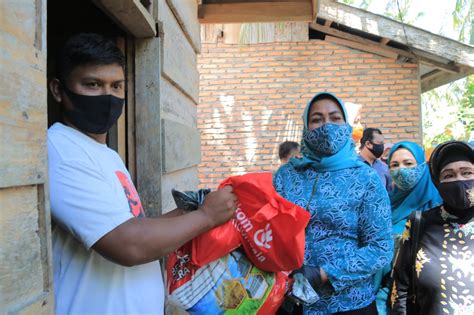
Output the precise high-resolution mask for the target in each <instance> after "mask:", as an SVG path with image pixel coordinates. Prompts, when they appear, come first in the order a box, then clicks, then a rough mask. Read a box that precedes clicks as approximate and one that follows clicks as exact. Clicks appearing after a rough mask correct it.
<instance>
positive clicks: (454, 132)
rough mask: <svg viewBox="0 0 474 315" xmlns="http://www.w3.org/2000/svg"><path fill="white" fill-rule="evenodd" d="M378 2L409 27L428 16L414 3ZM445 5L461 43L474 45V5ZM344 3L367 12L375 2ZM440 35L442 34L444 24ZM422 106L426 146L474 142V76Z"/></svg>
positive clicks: (431, 95)
mask: <svg viewBox="0 0 474 315" xmlns="http://www.w3.org/2000/svg"><path fill="white" fill-rule="evenodd" d="M379 1H384V3H385V12H384V15H385V16H387V17H390V18H392V19H395V20H397V21H403V22H404V23H406V24H411V25H413V24H415V23H416V22H417V20H418V19H419V18H420V17H422V16H424V14H425V12H413V9H412V4H413V2H414V1H413V0H379ZM416 1H419V0H416ZM444 1H450V3H452V8H453V10H452V12H451V13H452V26H453V29H454V30H455V31H456V32H457V34H458V40H459V41H461V42H464V43H467V42H469V43H470V44H471V45H474V1H473V0H444ZM342 2H344V3H346V4H349V5H352V6H355V7H359V8H363V9H367V8H368V7H369V6H370V3H371V2H372V1H371V0H368V1H365V0H342ZM363 3H364V4H363ZM367 3H368V5H367ZM363 5H364V6H365V5H367V7H364V6H363ZM430 5H436V4H435V3H432V4H430ZM439 32H440V33H442V32H443V27H442V24H441V25H440V29H439ZM421 106H422V119H423V143H424V145H425V146H427V147H429V146H431V144H432V143H433V142H436V143H441V142H444V141H447V140H452V139H458V140H474V76H472V75H471V76H470V77H468V78H464V79H461V80H457V81H455V82H452V83H450V84H448V85H446V86H442V87H439V88H436V89H434V90H431V91H428V92H426V93H423V94H421Z"/></svg>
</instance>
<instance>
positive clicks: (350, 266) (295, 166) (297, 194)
mask: <svg viewBox="0 0 474 315" xmlns="http://www.w3.org/2000/svg"><path fill="white" fill-rule="evenodd" d="M303 121H304V129H303V139H302V154H303V158H302V159H295V158H293V159H291V160H290V162H289V163H288V164H286V165H283V166H281V167H280V168H279V169H278V171H277V172H276V173H275V176H274V185H275V188H276V190H277V191H278V192H279V193H280V194H281V195H282V196H283V197H285V198H287V199H288V200H290V201H292V202H294V203H296V204H298V205H299V206H301V207H303V208H305V209H307V210H308V211H309V212H310V213H311V220H310V222H309V224H308V227H307V228H306V249H305V262H304V266H303V269H302V270H303V273H304V275H305V276H306V277H307V278H308V279H310V283H311V285H312V286H313V287H314V288H315V290H316V292H317V293H318V295H319V297H320V299H319V300H318V301H317V302H316V303H315V304H313V305H311V306H305V307H304V309H303V311H304V314H318V315H319V314H321V315H323V314H357V315H361V314H377V311H376V307H375V294H374V286H373V282H374V280H373V277H374V274H375V273H376V272H377V271H379V270H380V269H382V268H383V267H384V266H385V265H386V264H387V263H389V262H390V261H391V259H392V254H393V253H392V252H393V242H392V226H391V215H390V203H389V199H388V195H387V192H386V190H385V188H384V187H383V184H382V182H381V181H380V178H379V177H378V175H377V174H376V173H375V171H374V170H373V169H372V168H370V167H368V166H367V165H365V164H364V163H361V162H359V161H358V159H357V155H356V153H355V151H354V147H355V145H354V143H353V141H352V138H351V134H352V128H351V126H350V125H349V124H348V123H347V113H346V109H345V107H344V105H343V103H342V102H341V101H340V100H339V99H338V98H337V97H336V96H334V95H333V94H330V93H319V94H317V95H316V96H314V97H313V98H312V99H311V100H310V101H309V102H308V105H307V107H306V109H305V111H304V114H303Z"/></svg>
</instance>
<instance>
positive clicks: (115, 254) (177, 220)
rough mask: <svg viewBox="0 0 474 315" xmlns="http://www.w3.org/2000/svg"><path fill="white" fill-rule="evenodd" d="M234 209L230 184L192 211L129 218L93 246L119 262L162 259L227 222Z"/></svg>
mask: <svg viewBox="0 0 474 315" xmlns="http://www.w3.org/2000/svg"><path fill="white" fill-rule="evenodd" d="M236 208H237V197H236V196H235V195H234V194H233V193H232V187H230V186H227V187H224V188H223V189H220V190H218V191H215V192H211V193H209V194H208V195H207V196H206V198H205V200H204V204H203V205H202V206H201V207H200V208H199V209H198V210H196V211H191V212H188V213H185V214H182V215H179V214H178V213H176V211H172V212H173V215H170V216H162V217H158V218H132V219H130V220H128V221H126V222H125V223H122V224H121V225H119V226H118V227H116V228H115V229H113V230H112V231H110V232H109V233H107V234H106V235H104V236H103V237H102V238H101V239H100V240H99V241H97V243H95V244H94V246H93V248H94V249H95V250H96V251H97V252H99V253H100V254H101V255H102V256H104V257H106V258H107V259H109V260H112V261H114V262H116V263H118V264H120V265H124V266H135V265H139V264H144V263H147V262H150V261H153V260H157V259H160V258H163V257H164V256H166V255H168V254H169V253H171V252H172V251H174V250H175V249H177V248H179V247H180V246H182V245H183V244H185V243H186V242H188V241H190V240H191V239H193V238H194V237H196V236H198V235H199V234H201V233H203V232H206V231H208V230H209V229H211V228H213V227H214V226H217V225H219V224H222V223H224V222H226V221H228V220H229V219H230V218H231V217H232V216H233V215H234V212H235V209H236ZM180 212H182V211H180Z"/></svg>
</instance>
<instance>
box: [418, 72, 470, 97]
mask: <svg viewBox="0 0 474 315" xmlns="http://www.w3.org/2000/svg"><path fill="white" fill-rule="evenodd" d="M471 74H474V69H473V68H468V67H465V68H462V69H461V70H460V72H459V73H448V72H445V71H441V70H436V71H432V72H430V73H427V74H426V75H424V76H423V77H422V78H421V80H420V81H421V92H422V93H424V92H427V91H429V90H432V89H435V88H437V87H440V86H442V85H445V84H448V83H450V82H453V81H456V80H459V79H462V78H464V77H465V76H468V75H471Z"/></svg>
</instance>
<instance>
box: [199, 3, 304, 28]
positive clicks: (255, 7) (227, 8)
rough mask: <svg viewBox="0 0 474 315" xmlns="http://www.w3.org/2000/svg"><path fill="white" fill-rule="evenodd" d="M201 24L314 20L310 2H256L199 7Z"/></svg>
mask: <svg viewBox="0 0 474 315" xmlns="http://www.w3.org/2000/svg"><path fill="white" fill-rule="evenodd" d="M198 10H199V13H198V16H199V22H200V23H252V22H278V21H307V22H311V21H312V20H313V9H312V4H311V2H310V1H305V2H292V1H284V2H280V1H279V2H255V3H221V4H216V3H212V4H202V5H199V8H198Z"/></svg>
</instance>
